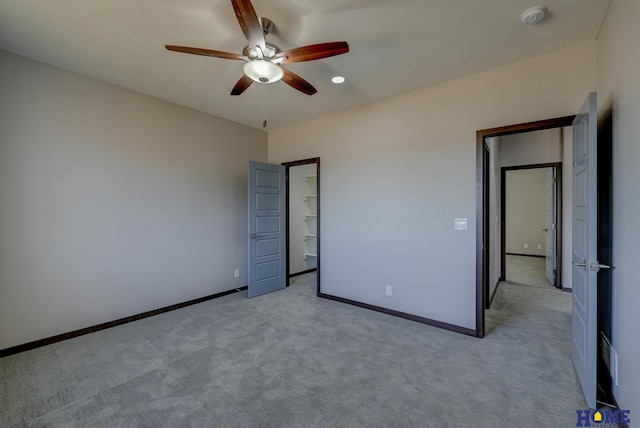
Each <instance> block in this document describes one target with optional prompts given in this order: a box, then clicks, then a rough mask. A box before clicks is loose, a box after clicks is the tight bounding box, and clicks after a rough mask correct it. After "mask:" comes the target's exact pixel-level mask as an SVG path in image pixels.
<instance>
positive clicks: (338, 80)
mask: <svg viewBox="0 0 640 428" xmlns="http://www.w3.org/2000/svg"><path fill="white" fill-rule="evenodd" d="M345 80H346V79H345V78H344V77H342V76H333V77H332V78H331V81H332V82H333V83H335V84H336V85H339V84H341V83H344V81H345Z"/></svg>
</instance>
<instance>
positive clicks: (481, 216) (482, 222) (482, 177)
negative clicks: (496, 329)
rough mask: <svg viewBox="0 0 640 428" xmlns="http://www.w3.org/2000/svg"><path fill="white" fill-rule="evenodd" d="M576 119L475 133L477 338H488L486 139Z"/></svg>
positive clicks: (528, 123) (502, 127)
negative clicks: (486, 332)
mask: <svg viewBox="0 0 640 428" xmlns="http://www.w3.org/2000/svg"><path fill="white" fill-rule="evenodd" d="M574 118H575V115H571V116H563V117H556V118H553V119H546V120H539V121H535V122H526V123H520V124H516V125H507V126H501V127H497V128H488V129H482V130H478V131H476V330H475V335H476V337H480V338H482V337H484V336H485V307H486V304H487V301H486V295H487V292H486V290H487V289H488V287H489V282H488V281H486V280H485V278H486V276H487V275H486V274H485V273H486V272H488V271H489V269H490V266H489V259H490V257H489V251H488V250H489V234H488V233H487V231H489V228H490V221H489V220H490V219H489V192H490V190H489V187H488V186H487V185H486V184H485V182H487V181H488V180H489V168H490V167H491V165H489V159H488V152H487V150H485V148H486V142H485V139H486V138H490V137H501V136H505V135H511V134H521V133H524V132H530V131H541V130H543V129H552V128H564V127H567V126H572V123H573V119H574Z"/></svg>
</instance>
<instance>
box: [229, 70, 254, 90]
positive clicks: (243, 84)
mask: <svg viewBox="0 0 640 428" xmlns="http://www.w3.org/2000/svg"><path fill="white" fill-rule="evenodd" d="M252 83H253V79H251V78H250V77H249V76H247V75H246V74H243V75H242V77H241V78H240V80H238V82H237V83H236V85H235V86H234V87H233V89H232V90H231V95H240V94H241V93H243V92H244V91H245V90H246V89H247V88H248V87H249V86H251V84H252Z"/></svg>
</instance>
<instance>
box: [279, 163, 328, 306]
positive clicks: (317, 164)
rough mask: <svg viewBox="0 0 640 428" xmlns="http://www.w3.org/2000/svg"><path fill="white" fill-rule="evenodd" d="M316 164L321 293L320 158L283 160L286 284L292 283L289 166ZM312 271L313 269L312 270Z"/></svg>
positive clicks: (317, 267) (318, 276) (318, 263)
mask: <svg viewBox="0 0 640 428" xmlns="http://www.w3.org/2000/svg"><path fill="white" fill-rule="evenodd" d="M314 163H315V164H316V183H317V184H316V194H317V198H316V203H317V205H316V210H317V218H316V243H317V256H318V257H317V259H316V260H317V263H316V269H315V270H316V295H318V296H319V295H320V158H319V157H316V158H307V159H301V160H296V161H291V162H283V163H282V164H281V165H282V166H284V167H285V173H284V174H285V175H284V176H285V198H286V209H285V223H286V226H285V227H286V242H287V244H286V248H287V263H286V266H287V267H286V284H287V287H288V286H289V285H290V260H289V251H290V244H289V197H290V193H289V168H291V167H294V166H300V165H310V164H314ZM310 272H311V271H310Z"/></svg>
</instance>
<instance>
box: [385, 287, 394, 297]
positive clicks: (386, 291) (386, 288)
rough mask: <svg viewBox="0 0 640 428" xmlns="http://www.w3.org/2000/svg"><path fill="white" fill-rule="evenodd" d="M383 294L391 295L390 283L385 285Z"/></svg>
mask: <svg viewBox="0 0 640 428" xmlns="http://www.w3.org/2000/svg"><path fill="white" fill-rule="evenodd" d="M384 294H386V295H387V296H392V295H393V288H392V287H391V286H390V285H387V286H385V288H384Z"/></svg>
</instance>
